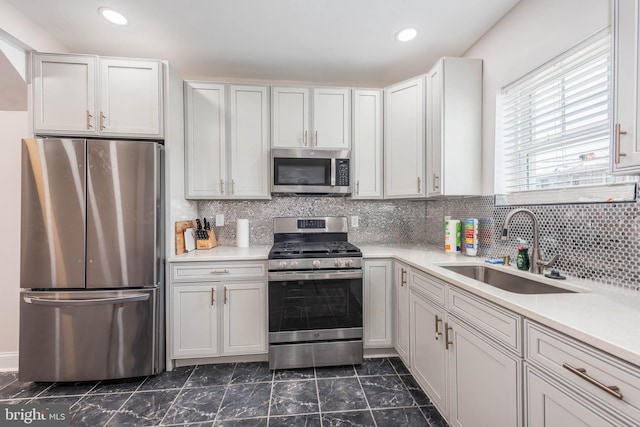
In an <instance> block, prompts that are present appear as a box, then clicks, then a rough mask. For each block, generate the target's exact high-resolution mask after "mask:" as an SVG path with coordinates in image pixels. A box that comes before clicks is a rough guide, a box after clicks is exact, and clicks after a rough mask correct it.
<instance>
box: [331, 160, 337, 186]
mask: <svg viewBox="0 0 640 427" xmlns="http://www.w3.org/2000/svg"><path fill="white" fill-rule="evenodd" d="M331 186H332V187H335V186H336V158H335V157H332V158H331Z"/></svg>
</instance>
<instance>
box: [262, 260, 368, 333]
mask: <svg viewBox="0 0 640 427" xmlns="http://www.w3.org/2000/svg"><path fill="white" fill-rule="evenodd" d="M354 338H362V271H361V270H356V271H353V270H345V271H329V272H327V271H305V272H271V273H269V342H270V343H271V344H274V343H291V342H305V341H307V342H308V341H322V340H335V339H338V340H340V339H354Z"/></svg>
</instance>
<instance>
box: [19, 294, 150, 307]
mask: <svg viewBox="0 0 640 427" xmlns="http://www.w3.org/2000/svg"><path fill="white" fill-rule="evenodd" d="M23 299H24V302H26V303H27V304H38V305H55V306H58V307H60V306H74V307H77V306H81V305H101V304H120V303H125V302H134V301H147V300H148V299H149V294H135V295H127V296H126V297H113V298H92V299H51V298H37V297H29V296H24V297H23Z"/></svg>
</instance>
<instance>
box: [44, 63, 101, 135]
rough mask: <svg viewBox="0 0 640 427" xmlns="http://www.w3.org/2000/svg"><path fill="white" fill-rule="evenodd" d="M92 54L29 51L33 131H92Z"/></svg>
mask: <svg viewBox="0 0 640 427" xmlns="http://www.w3.org/2000/svg"><path fill="white" fill-rule="evenodd" d="M95 67H96V57H94V56H71V55H39V54H34V55H33V114H34V116H33V127H34V133H36V134H52V135H56V134H57V135H61V134H62V135H64V134H67V135H68V134H74V135H76V134H78V135H96V134H97V132H98V131H97V123H98V120H97V118H96V112H95V110H96V104H95V76H96V70H95Z"/></svg>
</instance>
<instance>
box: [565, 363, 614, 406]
mask: <svg viewBox="0 0 640 427" xmlns="http://www.w3.org/2000/svg"><path fill="white" fill-rule="evenodd" d="M562 367H563V368H565V369H568V370H569V371H570V372H572V373H574V374H576V375H577V376H579V377H580V378H582V379H583V380H585V381H587V382H590V383H591V384H593V385H594V386H596V387H598V388H599V389H601V390H604V391H606V392H607V393H609V394H610V395H611V396H613V397H615V398H616V399H620V400H622V394H621V393H620V388H619V387H617V386H615V385H612V386H606V385H604V384H602V383H601V382H600V381H598V380H596V379H595V378H592V377H590V376H589V375H587V370H586V369H584V368H574V367H573V366H571V365H569V364H568V363H563V364H562Z"/></svg>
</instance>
